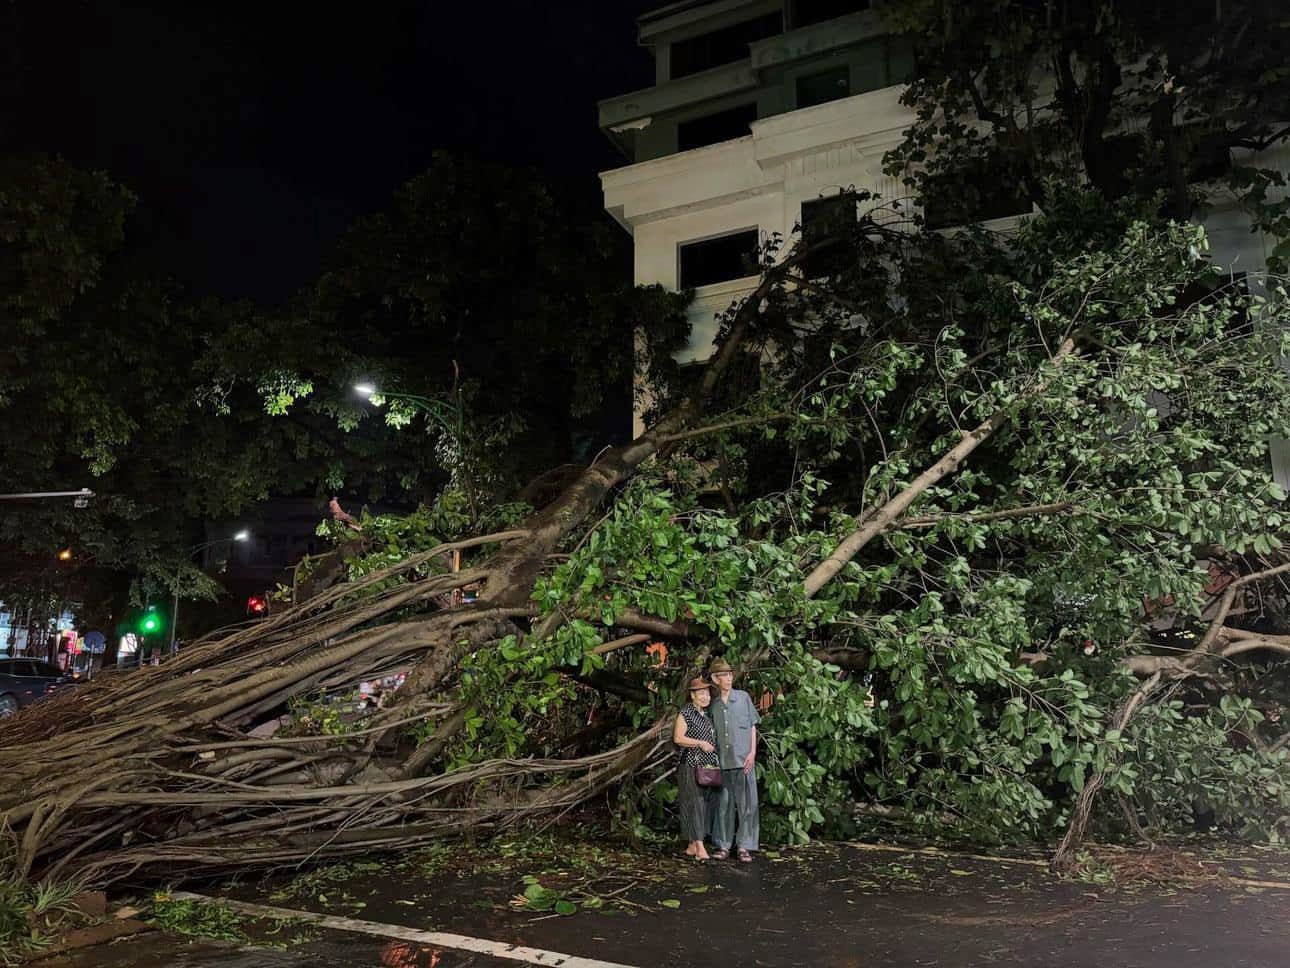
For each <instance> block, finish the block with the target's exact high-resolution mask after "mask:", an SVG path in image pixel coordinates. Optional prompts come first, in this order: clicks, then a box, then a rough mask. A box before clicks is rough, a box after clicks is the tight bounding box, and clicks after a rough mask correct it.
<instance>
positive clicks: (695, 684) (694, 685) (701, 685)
mask: <svg viewBox="0 0 1290 968" xmlns="http://www.w3.org/2000/svg"><path fill="white" fill-rule="evenodd" d="M711 688H712V683H710V682H708V680H707V679H705V678H703V676H695V677H694V678H693V679H691V680H690V692H697V691H698V690H700V689H711Z"/></svg>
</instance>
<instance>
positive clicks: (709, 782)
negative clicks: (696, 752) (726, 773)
mask: <svg viewBox="0 0 1290 968" xmlns="http://www.w3.org/2000/svg"><path fill="white" fill-rule="evenodd" d="M694 782H695V783H697V784H698V785H699V786H701V787H719V786H721V767H719V766H698V765H697V764H696V765H695V767H694Z"/></svg>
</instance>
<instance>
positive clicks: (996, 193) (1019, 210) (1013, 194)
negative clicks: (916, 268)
mask: <svg viewBox="0 0 1290 968" xmlns="http://www.w3.org/2000/svg"><path fill="white" fill-rule="evenodd" d="M923 200H924V201H923V220H924V222H925V223H926V224H927V227H928V228H929V229H946V228H952V227H953V226H956V225H969V224H971V223H973V222H988V221H990V220H991V219H996V218H1007V217H1008V216H1012V215H1029V214H1030V211H1031V204H1030V196H1028V195H1027V194H1026V192H1025V189H1024V187H1023V186H1022V184H1021V182H1020V181H1019V180H1018V179H1015V178H1010V177H1009V176H1008V174H1007V173H1006V172H1003V171H990V170H989V169H986V168H981V167H980V166H974V170H973V171H972V172H958V173H956V175H954V176H946V177H944V178H937V179H936V180H935V182H934V183H933V184H929V185H926V186H924V189H923Z"/></svg>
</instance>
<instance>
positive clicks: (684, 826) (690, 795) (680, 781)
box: [676, 762, 721, 840]
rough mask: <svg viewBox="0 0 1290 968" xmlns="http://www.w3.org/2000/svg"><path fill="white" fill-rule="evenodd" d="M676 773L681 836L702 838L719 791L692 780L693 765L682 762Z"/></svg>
mask: <svg viewBox="0 0 1290 968" xmlns="http://www.w3.org/2000/svg"><path fill="white" fill-rule="evenodd" d="M676 773H677V781H676V786H677V797H676V807H677V812H678V813H679V814H680V815H681V836H682V837H684V838H685V839H686V840H703V839H704V838H706V837H707V836H708V831H709V829H710V827H711V824H712V815H713V811H714V810H715V809H716V804H717V797H718V796H719V795H720V794H721V791H720V790H719V789H717V788H715V787H701V786H699V784H697V783H696V782H694V767H692V766H690V765H688V764H686V763H684V762H682V763H681V764H680V765H679V766H677V768H676Z"/></svg>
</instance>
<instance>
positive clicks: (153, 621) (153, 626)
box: [139, 612, 161, 633]
mask: <svg viewBox="0 0 1290 968" xmlns="http://www.w3.org/2000/svg"><path fill="white" fill-rule="evenodd" d="M159 628H161V619H159V618H157V616H156V615H154V614H152V613H151V612H149V613H148V614H147V615H145V616H144V617H143V621H141V622H140V623H139V631H140V632H144V633H148V632H155V631H157V629H159Z"/></svg>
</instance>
